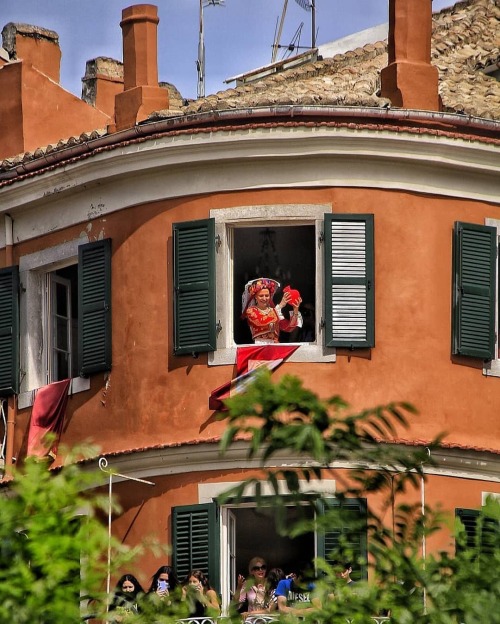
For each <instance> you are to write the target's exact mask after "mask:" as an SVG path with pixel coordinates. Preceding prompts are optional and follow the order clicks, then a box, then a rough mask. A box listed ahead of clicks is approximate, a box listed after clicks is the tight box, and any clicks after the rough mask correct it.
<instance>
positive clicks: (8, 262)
mask: <svg viewBox="0 0 500 624" xmlns="http://www.w3.org/2000/svg"><path fill="white" fill-rule="evenodd" d="M12 230H13V228H12V217H11V216H10V214H6V215H5V266H12V265H13V263H14V262H13V259H12V258H13V254H12V245H13V241H14V236H13V231H12Z"/></svg>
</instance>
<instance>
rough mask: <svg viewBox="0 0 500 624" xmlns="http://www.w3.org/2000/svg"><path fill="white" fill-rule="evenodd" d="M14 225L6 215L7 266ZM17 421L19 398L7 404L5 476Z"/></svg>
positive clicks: (10, 460)
mask: <svg viewBox="0 0 500 624" xmlns="http://www.w3.org/2000/svg"><path fill="white" fill-rule="evenodd" d="M13 242H14V236H13V223H12V217H11V216H10V215H9V214H6V215H5V266H12V265H13V264H14V260H13ZM16 419H17V396H16V395H13V396H11V397H9V399H8V402H7V431H6V437H7V440H6V445H5V476H11V475H12V464H13V455H14V431H15V428H16Z"/></svg>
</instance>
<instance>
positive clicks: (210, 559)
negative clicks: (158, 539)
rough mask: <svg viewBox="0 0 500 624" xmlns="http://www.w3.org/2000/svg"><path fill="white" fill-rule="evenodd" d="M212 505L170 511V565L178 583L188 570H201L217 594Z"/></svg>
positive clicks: (216, 535) (217, 530)
mask: <svg viewBox="0 0 500 624" xmlns="http://www.w3.org/2000/svg"><path fill="white" fill-rule="evenodd" d="M218 511H219V510H218V508H217V505H216V503H202V504H199V505H186V506H182V507H174V508H173V509H172V547H173V553H172V554H173V566H174V569H175V571H176V574H177V576H178V578H179V579H180V580H181V581H182V580H183V579H184V578H186V577H187V575H188V574H189V572H190V571H191V570H203V572H204V573H205V574H207V575H208V578H209V581H210V584H211V586H212V587H213V588H214V589H215V590H216V591H217V592H218V593H220V538H219V534H220V528H219V513H218Z"/></svg>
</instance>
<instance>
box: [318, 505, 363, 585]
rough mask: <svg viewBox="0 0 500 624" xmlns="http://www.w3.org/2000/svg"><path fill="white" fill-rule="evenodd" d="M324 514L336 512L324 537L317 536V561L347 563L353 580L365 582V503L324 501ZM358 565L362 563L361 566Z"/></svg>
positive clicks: (319, 534)
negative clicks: (350, 566) (319, 559)
mask: <svg viewBox="0 0 500 624" xmlns="http://www.w3.org/2000/svg"><path fill="white" fill-rule="evenodd" d="M322 509H323V513H326V512H329V513H330V514H331V513H332V510H333V511H334V512H335V513H334V514H333V517H332V527H331V528H330V529H328V530H327V531H325V532H324V533H323V532H321V533H318V535H317V540H318V557H322V558H323V559H326V561H330V562H332V561H334V560H341V561H342V563H345V562H346V560H347V559H348V560H349V561H350V562H351V563H352V575H351V576H352V578H353V579H354V580H356V581H357V580H366V579H367V578H368V567H367V561H368V550H367V522H366V499H364V498H349V499H344V500H340V499H337V498H327V499H324V500H323V505H322ZM360 562H361V563H360Z"/></svg>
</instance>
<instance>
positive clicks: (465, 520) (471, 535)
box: [455, 509, 479, 550]
mask: <svg viewBox="0 0 500 624" xmlns="http://www.w3.org/2000/svg"><path fill="white" fill-rule="evenodd" d="M455 517H456V518H459V519H460V522H461V523H462V524H463V525H464V529H465V535H466V540H467V541H466V544H465V547H466V548H474V547H475V544H476V528H477V520H478V518H479V511H478V510H477V509H455ZM456 550H460V544H456Z"/></svg>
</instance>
